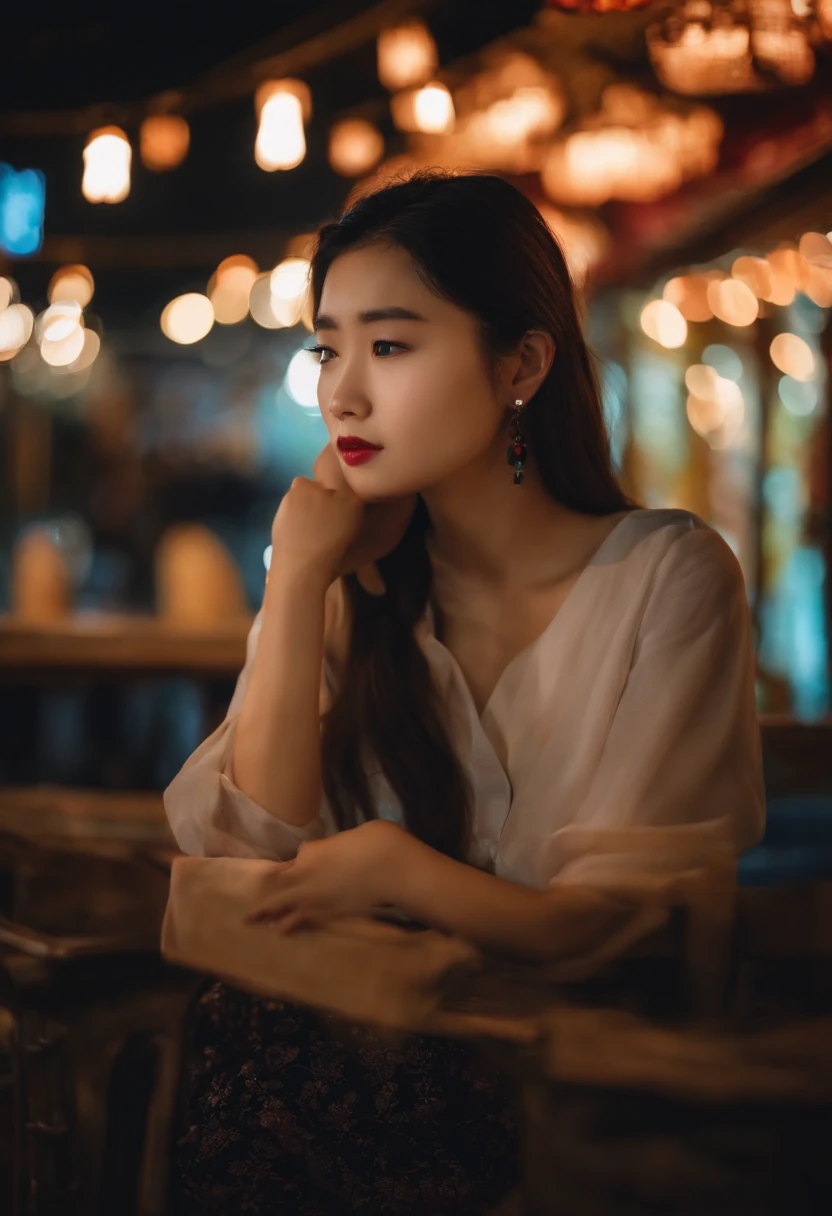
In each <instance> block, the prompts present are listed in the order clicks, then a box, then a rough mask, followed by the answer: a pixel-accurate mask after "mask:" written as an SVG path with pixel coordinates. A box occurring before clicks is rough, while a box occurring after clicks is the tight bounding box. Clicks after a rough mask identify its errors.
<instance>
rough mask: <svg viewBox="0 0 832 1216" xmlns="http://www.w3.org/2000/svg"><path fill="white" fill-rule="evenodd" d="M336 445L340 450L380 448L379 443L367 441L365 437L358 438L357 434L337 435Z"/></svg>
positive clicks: (376, 450)
mask: <svg viewBox="0 0 832 1216" xmlns="http://www.w3.org/2000/svg"><path fill="white" fill-rule="evenodd" d="M337 446H338V450H339V451H341V452H355V451H370V452H378V451H380V450H381V445H380V444H378V443H368V442H367V440H366V439H359V438H358V436H357V435H339V437H338V442H337Z"/></svg>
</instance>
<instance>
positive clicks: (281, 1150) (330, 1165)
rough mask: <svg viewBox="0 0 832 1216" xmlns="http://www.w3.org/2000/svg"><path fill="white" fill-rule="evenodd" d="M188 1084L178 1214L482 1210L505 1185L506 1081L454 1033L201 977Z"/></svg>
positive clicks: (514, 1173) (409, 1215) (437, 1214)
mask: <svg viewBox="0 0 832 1216" xmlns="http://www.w3.org/2000/svg"><path fill="white" fill-rule="evenodd" d="M187 1079H188V1094H187V1102H186V1109H185V1113H184V1124H185V1126H184V1128H180V1131H179V1138H178V1141H177V1146H176V1184H177V1187H178V1191H179V1194H178V1196H177V1205H176V1208H175V1210H176V1211H177V1212H178V1213H179V1214H180V1216H184V1214H185V1213H188V1214H191V1216H207V1213H215V1212H216V1213H222V1214H223V1216H233V1214H235V1213H244V1212H245V1213H253V1214H261V1213H262V1214H266V1213H268V1214H269V1216H272V1214H274V1216H347V1213H353V1212H363V1213H367V1214H368V1216H446V1214H447V1216H451V1214H453V1216H481V1214H482V1213H484V1212H486V1211H488V1210H490V1209H492V1208H494V1207H496V1206H497V1204H498V1203H499V1201H500V1199H501V1198H502V1197H503V1196H505V1195H506V1194H507V1192H508V1191H510V1190H511V1189H512V1188H513V1187H514V1186H516V1185H517V1183H518V1181H519V1172H520V1170H519V1143H520V1135H519V1126H518V1125H519V1102H518V1098H517V1092H516V1089H515V1087H514V1085H513V1084H512V1082H511V1081H509V1080H508V1079H507V1078H504V1077H502V1076H500V1075H497V1074H496V1073H494V1072H492V1071H491V1070H490V1069H489V1066H488V1065H487V1064H486V1062H485V1061H483V1060H482V1059H481V1058H480V1055H479V1053H477V1051H476V1049H474V1048H472V1047H470V1046H468V1045H466V1044H463V1043H460V1042H454V1041H448V1040H445V1039H441V1038H433V1037H417V1036H410V1037H409V1038H406V1039H403V1040H402V1041H401V1042H400V1043H399V1044H398V1045H396V1046H392V1045H391V1043H390V1042H389V1041H387V1040H386V1039H384V1038H383V1037H382V1036H381V1035H379V1034H377V1033H375V1032H374V1031H372V1030H371V1029H369V1028H368V1027H365V1026H361V1025H358V1024H354V1023H346V1022H344V1021H342V1020H340V1019H337V1018H336V1017H335V1016H334V1015H331V1014H324V1013H319V1012H312V1011H310V1010H308V1009H305V1008H303V1007H301V1006H299V1005H295V1004H291V1003H289V1002H286V1001H277V1000H264V999H261V998H258V997H254V996H250V995H249V994H247V993H243V992H238V991H236V990H235V989H232V988H229V987H227V986H226V985H225V984H221V983H213V984H212V985H211V986H210V987H209V988H208V989H207V990H206V991H205V992H204V993H203V995H202V997H201V998H200V1000H199V1002H198V1005H197V1008H196V1016H195V1022H194V1026H193V1039H192V1045H191V1048H190V1054H189V1059H188V1064H187Z"/></svg>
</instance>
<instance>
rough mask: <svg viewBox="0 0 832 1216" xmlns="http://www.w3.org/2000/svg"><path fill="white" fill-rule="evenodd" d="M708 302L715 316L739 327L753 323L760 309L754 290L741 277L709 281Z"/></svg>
mask: <svg viewBox="0 0 832 1216" xmlns="http://www.w3.org/2000/svg"><path fill="white" fill-rule="evenodd" d="M708 303H709V304H710V306H711V308H712V309H713V314H714V316H715V317H718V318H719V320H720V321H724V322H725V323H726V324H727V325H734V326H736V327H738V328H741V327H743V326H745V325H752V324H753V323H754V321H756V320H757V316H758V315H759V311H760V306H759V304H758V302H757V297H756V296H755V295H754V292H753V291H752V290H751V288H750V287H749V286H748V284H747V283H744V282H742V281H741V280H740V279H719V280H714V281H712V282H711V283H709V284H708Z"/></svg>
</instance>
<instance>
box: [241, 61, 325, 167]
mask: <svg viewBox="0 0 832 1216" xmlns="http://www.w3.org/2000/svg"><path fill="white" fill-rule="evenodd" d="M255 109H256V110H257V112H258V114H259V116H260V124H259V126H258V128H257V138H256V140H255V143H254V159H255V160H256V162H257V164H258V165H259V166H260V168H261V169H265V171H266V172H267V173H272V172H274V171H275V170H276V169H294V168H295V167H296V166H297V165H299V164H300V163H301V161H302V160H303V158H304V156H305V155H306V136H305V134H304V129H303V124H304V120H308V118H309V115H310V113H311V94H310V93H309V88H308V86H307V85H305V84H304V83H303V81H300V80H297V81H296V80H272V81H267V82H266V83H265V84H264V85H261V86H260V88H259V89H258V90H257V94H256V96H255Z"/></svg>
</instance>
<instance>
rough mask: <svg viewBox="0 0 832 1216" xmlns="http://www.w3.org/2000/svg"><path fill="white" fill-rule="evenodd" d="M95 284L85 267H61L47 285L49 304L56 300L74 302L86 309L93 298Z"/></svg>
mask: <svg viewBox="0 0 832 1216" xmlns="http://www.w3.org/2000/svg"><path fill="white" fill-rule="evenodd" d="M94 291H95V282H94V280H93V277H92V273H91V272H90V271H89V270H88V269H87V267H86V266H62V267H61V268H60V270H56V271H55V273H54V274H53V276H52V279H51V281H50V283H49V291H48V293H47V294H48V296H49V303H50V304H54V303H56V301H58V300H76V301H77V302H78V304H80V306H81V307H82V308H86V307H87V305H88V304H89V302H90V300H91V299H92V297H93V293H94Z"/></svg>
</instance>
